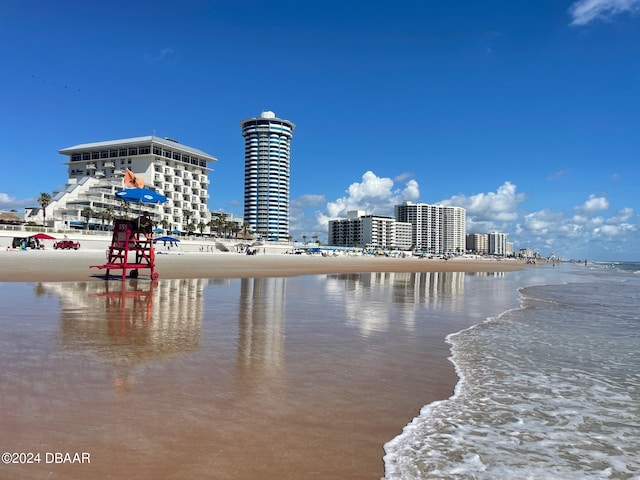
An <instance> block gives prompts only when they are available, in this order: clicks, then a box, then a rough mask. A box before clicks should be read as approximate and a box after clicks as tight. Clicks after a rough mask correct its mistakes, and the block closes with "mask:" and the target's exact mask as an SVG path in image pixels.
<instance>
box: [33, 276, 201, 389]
mask: <svg viewBox="0 0 640 480" xmlns="http://www.w3.org/2000/svg"><path fill="white" fill-rule="evenodd" d="M206 283H207V282H206V281H205V280H193V279H189V280H165V281H162V282H160V283H159V282H157V281H154V282H149V281H138V280H137V279H132V280H130V281H128V282H120V281H109V282H104V283H103V282H77V283H42V284H38V285H37V287H36V292H37V293H38V294H56V295H57V296H58V297H59V298H60V333H61V335H60V340H61V347H62V349H64V350H70V351H91V352H93V353H94V354H96V355H98V356H100V357H102V358H105V359H106V360H107V361H108V363H109V364H110V365H111V366H112V368H113V371H114V377H115V378H114V385H115V386H116V387H120V388H123V389H130V388H132V387H133V384H134V378H133V368H134V367H135V366H137V365H141V364H145V363H147V362H150V361H153V360H160V359H164V358H167V357H169V356H172V355H176V354H183V353H187V352H191V351H195V350H197V349H198V348H199V344H200V332H201V328H202V311H203V302H202V293H203V290H204V287H205V285H206ZM87 312H91V314H90V315H89V314H87Z"/></svg>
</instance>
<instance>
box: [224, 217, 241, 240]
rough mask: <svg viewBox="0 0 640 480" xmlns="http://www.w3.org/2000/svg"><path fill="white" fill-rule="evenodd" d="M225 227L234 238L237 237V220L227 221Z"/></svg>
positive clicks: (238, 228)
mask: <svg viewBox="0 0 640 480" xmlns="http://www.w3.org/2000/svg"><path fill="white" fill-rule="evenodd" d="M227 229H228V230H230V231H231V235H233V237H234V238H238V232H239V231H240V225H238V222H233V221H230V222H227Z"/></svg>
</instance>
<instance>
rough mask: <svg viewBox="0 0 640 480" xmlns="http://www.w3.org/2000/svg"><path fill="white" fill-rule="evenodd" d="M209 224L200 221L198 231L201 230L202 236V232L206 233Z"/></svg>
mask: <svg viewBox="0 0 640 480" xmlns="http://www.w3.org/2000/svg"><path fill="white" fill-rule="evenodd" d="M206 226H207V224H206V223H204V222H203V221H200V223H198V230H200V235H202V232H203V231H204V227H206Z"/></svg>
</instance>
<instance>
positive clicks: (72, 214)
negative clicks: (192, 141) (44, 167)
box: [25, 136, 217, 232]
mask: <svg viewBox="0 0 640 480" xmlns="http://www.w3.org/2000/svg"><path fill="white" fill-rule="evenodd" d="M59 153H60V154H62V155H65V156H67V157H68V160H67V162H65V164H66V165H67V167H68V179H67V183H66V185H65V189H64V190H63V191H60V192H54V195H53V196H52V199H51V202H50V203H49V205H47V206H46V218H45V215H44V214H43V211H42V209H41V208H31V209H27V210H26V212H25V220H26V221H34V222H36V223H40V224H42V223H43V221H45V220H46V226H48V227H54V228H67V227H71V228H73V227H76V228H101V227H102V226H103V225H104V223H105V214H104V212H110V213H113V214H115V215H120V214H122V215H130V216H135V215H139V214H140V212H141V211H142V210H148V211H149V212H150V214H151V216H152V220H153V222H154V224H156V226H160V227H161V228H164V229H167V230H171V231H177V232H182V231H186V230H188V229H189V228H194V227H195V228H196V229H197V230H198V231H199V230H200V228H198V227H197V226H198V225H201V226H202V225H206V224H207V223H209V220H210V214H209V211H208V209H207V201H208V199H209V183H210V182H209V177H208V173H209V172H210V171H212V170H211V168H209V167H208V164H210V163H213V162H215V161H217V159H216V158H215V157H212V156H211V155H209V154H207V153H205V152H202V151H201V150H198V149H196V148H193V147H189V146H187V145H183V144H181V143H179V142H177V141H176V140H172V139H169V138H159V137H156V136H146V137H136V138H127V139H122V140H110V141H104V142H96V143H85V144H80V145H75V146H73V147H69V148H64V149H62V150H60V151H59ZM127 170H129V171H130V172H132V173H133V174H134V175H135V177H137V178H138V179H142V180H143V181H144V188H149V189H151V190H155V191H156V192H158V193H161V194H162V195H165V196H166V197H167V202H166V203H164V204H161V205H138V204H135V203H134V204H125V203H124V202H122V201H121V200H119V199H118V198H117V197H116V196H115V192H116V191H117V190H121V189H122V188H123V186H124V178H125V175H126V174H127ZM107 222H108V220H107ZM189 225H191V226H192V227H189Z"/></svg>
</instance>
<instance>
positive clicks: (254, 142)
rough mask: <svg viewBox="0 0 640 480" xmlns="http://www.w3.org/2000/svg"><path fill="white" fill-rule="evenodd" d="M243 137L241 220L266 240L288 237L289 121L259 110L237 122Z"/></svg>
mask: <svg viewBox="0 0 640 480" xmlns="http://www.w3.org/2000/svg"><path fill="white" fill-rule="evenodd" d="M240 126H241V127H242V136H243V137H244V221H245V222H246V223H248V224H249V225H250V227H251V229H252V230H253V232H255V233H256V234H257V235H258V236H262V237H263V238H266V239H267V240H272V241H280V240H288V239H289V173H290V153H291V149H290V145H291V138H292V137H293V130H294V129H295V128H296V126H295V124H294V123H293V122H290V121H289V120H282V119H280V118H277V117H276V115H275V113H273V112H268V111H267V112H262V114H261V115H260V117H258V118H255V117H254V118H247V119H246V120H243V121H242V122H240Z"/></svg>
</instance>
